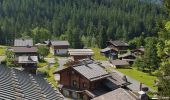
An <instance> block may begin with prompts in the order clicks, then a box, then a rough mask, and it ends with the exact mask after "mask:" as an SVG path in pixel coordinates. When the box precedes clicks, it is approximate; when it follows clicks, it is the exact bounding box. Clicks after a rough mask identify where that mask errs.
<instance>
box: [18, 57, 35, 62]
mask: <svg viewBox="0 0 170 100" xmlns="http://www.w3.org/2000/svg"><path fill="white" fill-rule="evenodd" d="M37 62H38V57H37V56H19V58H18V63H37Z"/></svg>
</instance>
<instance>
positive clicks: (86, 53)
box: [68, 49, 94, 56]
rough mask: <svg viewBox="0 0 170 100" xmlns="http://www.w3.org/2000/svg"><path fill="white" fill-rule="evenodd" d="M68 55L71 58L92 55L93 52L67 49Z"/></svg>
mask: <svg viewBox="0 0 170 100" xmlns="http://www.w3.org/2000/svg"><path fill="white" fill-rule="evenodd" d="M68 52H69V54H70V55H71V56H75V55H87V56H88V55H93V54H94V52H93V50H91V49H69V50H68Z"/></svg>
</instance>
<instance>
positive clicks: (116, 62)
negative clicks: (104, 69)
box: [111, 59, 129, 66]
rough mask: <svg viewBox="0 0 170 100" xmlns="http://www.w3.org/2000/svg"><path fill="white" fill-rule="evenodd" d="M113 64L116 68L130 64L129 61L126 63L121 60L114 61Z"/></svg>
mask: <svg viewBox="0 0 170 100" xmlns="http://www.w3.org/2000/svg"><path fill="white" fill-rule="evenodd" d="M111 63H112V64H113V65H115V66H120V65H125V66H126V65H129V63H128V62H127V61H125V60H119V59H117V60H112V61H111Z"/></svg>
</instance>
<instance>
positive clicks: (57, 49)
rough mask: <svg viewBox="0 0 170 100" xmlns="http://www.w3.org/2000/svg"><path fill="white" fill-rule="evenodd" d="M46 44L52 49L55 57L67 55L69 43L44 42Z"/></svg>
mask: <svg viewBox="0 0 170 100" xmlns="http://www.w3.org/2000/svg"><path fill="white" fill-rule="evenodd" d="M44 43H45V44H46V45H47V46H49V47H50V52H51V53H52V54H53V55H67V54H68V48H69V45H70V44H69V42H68V41H50V40H48V41H44Z"/></svg>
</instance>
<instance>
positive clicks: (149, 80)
mask: <svg viewBox="0 0 170 100" xmlns="http://www.w3.org/2000/svg"><path fill="white" fill-rule="evenodd" d="M117 70H118V71H120V72H122V73H124V74H125V75H128V76H129V77H132V78H134V79H135V80H138V81H140V82H142V83H144V84H146V85H147V86H149V87H150V88H152V89H154V90H157V87H156V86H155V84H154V80H156V79H157V77H156V76H151V75H150V74H148V73H144V72H142V71H138V70H137V69H135V68H132V69H117Z"/></svg>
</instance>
